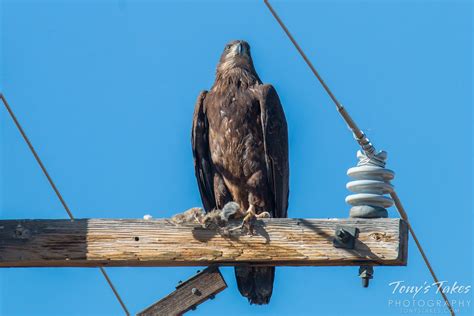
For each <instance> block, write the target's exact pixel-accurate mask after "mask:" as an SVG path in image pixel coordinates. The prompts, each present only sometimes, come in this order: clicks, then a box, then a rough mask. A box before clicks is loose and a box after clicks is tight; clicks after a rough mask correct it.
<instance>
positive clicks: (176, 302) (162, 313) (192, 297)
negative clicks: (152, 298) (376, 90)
mask: <svg viewBox="0 0 474 316" xmlns="http://www.w3.org/2000/svg"><path fill="white" fill-rule="evenodd" d="M225 288H227V284H226V283H225V281H224V278H223V277H222V274H221V273H220V271H219V269H218V268H217V267H209V268H207V269H205V270H203V271H201V272H200V273H198V274H196V275H195V276H193V277H192V278H190V279H189V280H187V281H185V282H183V283H181V284H179V285H178V286H177V287H176V291H174V292H172V293H170V294H169V295H168V296H166V297H164V298H163V299H161V300H159V301H158V302H156V303H155V304H153V305H151V306H150V307H148V308H146V309H145V310H143V311H141V312H139V313H138V314H137V316H155V315H156V316H157V315H159V316H170V315H173V316H175V315H182V314H184V313H185V312H187V311H189V310H191V309H193V308H196V307H197V305H199V304H201V303H203V302H204V301H206V300H208V299H210V298H213V297H214V296H215V295H216V294H217V293H219V292H221V291H222V290H224V289H225Z"/></svg>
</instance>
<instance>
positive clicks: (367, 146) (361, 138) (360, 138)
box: [263, 0, 455, 316]
mask: <svg viewBox="0 0 474 316" xmlns="http://www.w3.org/2000/svg"><path fill="white" fill-rule="evenodd" d="M263 2H264V3H265V5H266V6H267V7H268V9H269V10H270V12H271V13H272V15H273V17H274V18H275V20H276V21H277V22H278V24H279V25H280V26H281V28H282V29H283V31H284V32H285V33H286V35H287V36H288V38H289V39H290V41H291V42H292V43H293V45H294V46H295V48H296V49H297V50H298V52H299V53H300V55H301V57H303V59H304V61H305V62H306V64H307V65H308V66H309V68H310V69H311V71H312V72H313V74H314V75H315V76H316V78H317V79H318V80H319V82H320V83H321V85H322V86H323V88H324V90H326V92H327V94H328V95H329V97H330V98H331V100H332V101H333V102H334V104H335V105H336V107H337V110H338V111H339V113H340V114H341V116H342V117H343V119H344V121H345V122H346V124H347V125H348V126H349V128H350V129H351V131H352V133H353V134H354V136H355V139H356V140H357V142H358V143H359V144H360V145H361V147H362V149H363V150H364V151H365V152H366V153H367V155H368V156H369V157H370V156H371V155H373V154H374V153H375V148H374V146H373V145H372V144H371V143H370V141H369V139H368V138H367V137H366V136H365V134H364V133H363V132H362V131H361V130H360V129H359V128H358V127H357V125H356V123H355V122H354V120H352V118H351V116H350V115H349V113H347V112H346V110H345V109H344V107H343V106H342V105H341V103H339V101H338V100H337V99H336V97H335V96H334V94H333V93H332V91H331V90H330V89H329V87H328V86H327V84H326V83H325V82H324V80H323V78H322V77H321V75H320V74H319V73H318V71H317V70H316V68H315V67H314V66H313V64H312V63H311V61H310V60H309V58H308V57H307V56H306V54H305V53H304V51H303V50H302V49H301V47H300V45H298V43H297V42H296V40H295V38H294V37H293V36H292V35H291V33H290V31H289V30H288V28H287V27H286V26H285V24H284V23H283V21H282V20H281V19H280V17H279V16H278V14H277V13H276V11H275V9H273V7H272V6H271V4H270V3H269V2H268V0H264V1H263ZM390 196H391V197H392V199H393V201H394V202H395V206H396V208H397V210H398V213H399V214H400V217H401V218H402V219H403V220H404V221H405V222H406V223H407V226H408V230H409V231H410V233H411V235H412V237H413V240H415V244H416V246H417V248H418V250H419V251H420V253H421V256H422V257H423V260H424V262H425V264H426V266H427V268H428V270H429V271H430V273H431V276H432V277H433V280H434V281H435V283H436V284H437V285H438V287H441V285H440V282H439V280H438V277H437V276H436V273H435V271H434V269H433V267H432V266H431V263H430V261H429V260H428V257H427V256H426V254H425V251H424V250H423V247H422V245H421V243H420V241H419V240H418V237H417V236H416V234H415V231H414V230H413V227H412V226H411V224H410V221H409V220H408V215H407V213H406V211H405V208H404V207H403V205H402V202H401V201H400V198H399V197H398V195H397V193H396V192H395V191H393V192H392V193H390ZM439 292H440V294H441V296H442V297H443V299H444V302H445V303H446V306H447V307H448V309H449V312H450V313H451V315H452V316H455V313H454V309H453V307H452V306H451V303H450V302H449V299H448V297H447V296H446V294H445V293H444V292H443V291H442V290H441V289H440V291H439Z"/></svg>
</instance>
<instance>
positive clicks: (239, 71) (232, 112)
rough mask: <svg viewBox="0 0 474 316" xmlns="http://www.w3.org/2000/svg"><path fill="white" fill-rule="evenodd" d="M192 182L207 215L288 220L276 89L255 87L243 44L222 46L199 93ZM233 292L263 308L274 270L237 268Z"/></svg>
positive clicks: (283, 129) (284, 143) (284, 142)
mask: <svg viewBox="0 0 474 316" xmlns="http://www.w3.org/2000/svg"><path fill="white" fill-rule="evenodd" d="M192 147H193V155H194V165H195V172H196V178H197V182H198V185H199V191H200V193H201V199H202V203H203V205H204V209H205V210H206V212H210V211H212V210H214V209H222V208H223V207H224V205H225V204H226V203H227V202H230V201H234V202H236V203H238V204H239V205H240V209H241V214H240V215H241V216H242V217H245V220H246V221H248V220H249V219H250V217H253V216H254V217H269V216H271V217H287V208H288V192H289V190H288V177H289V166H288V132H287V125H286V119H285V114H284V112H283V108H282V106H281V104H280V100H279V98H278V95H277V93H276V91H275V89H274V88H273V87H272V86H271V85H268V84H262V82H261V81H260V78H259V77H258V75H257V73H256V71H255V68H254V66H253V62H252V57H251V55H250V46H249V44H248V43H247V42H245V41H232V42H230V43H229V44H227V45H226V46H225V49H224V52H223V53H222V56H221V58H220V61H219V64H218V65H217V71H216V79H215V82H214V84H213V86H212V88H211V90H210V91H202V92H201V94H200V95H199V97H198V99H197V102H196V106H195V110H194V117H193V128H192ZM235 275H236V278H237V285H238V288H239V291H240V293H241V294H242V295H243V296H245V297H247V298H248V300H249V302H250V303H251V304H268V302H269V300H270V297H271V295H272V290H273V279H274V276H275V268H274V267H259V268H257V267H236V268H235Z"/></svg>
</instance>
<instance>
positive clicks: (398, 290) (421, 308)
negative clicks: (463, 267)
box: [388, 280, 472, 315]
mask: <svg viewBox="0 0 474 316" xmlns="http://www.w3.org/2000/svg"><path fill="white" fill-rule="evenodd" d="M388 286H389V287H390V288H391V293H392V295H393V297H391V298H390V299H389V300H388V307H390V308H396V309H398V310H399V312H400V313H401V314H428V315H432V314H445V313H447V314H449V309H448V307H447V304H446V302H445V301H444V300H443V299H442V297H441V295H440V292H442V293H444V294H446V295H449V298H450V300H449V303H450V304H451V306H452V307H453V309H454V311H455V312H460V311H462V310H464V311H469V310H470V309H471V303H472V301H471V295H470V293H471V285H470V284H469V285H467V284H462V283H460V282H457V281H455V282H454V283H449V282H448V281H440V282H431V283H430V282H427V281H425V282H424V283H422V284H410V283H407V282H405V281H402V280H399V281H393V282H390V283H389V284H388Z"/></svg>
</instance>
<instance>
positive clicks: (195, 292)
mask: <svg viewBox="0 0 474 316" xmlns="http://www.w3.org/2000/svg"><path fill="white" fill-rule="evenodd" d="M191 293H193V295H197V296H200V295H201V291H199V290H198V289H197V288H195V287H193V288H192V289H191Z"/></svg>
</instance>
